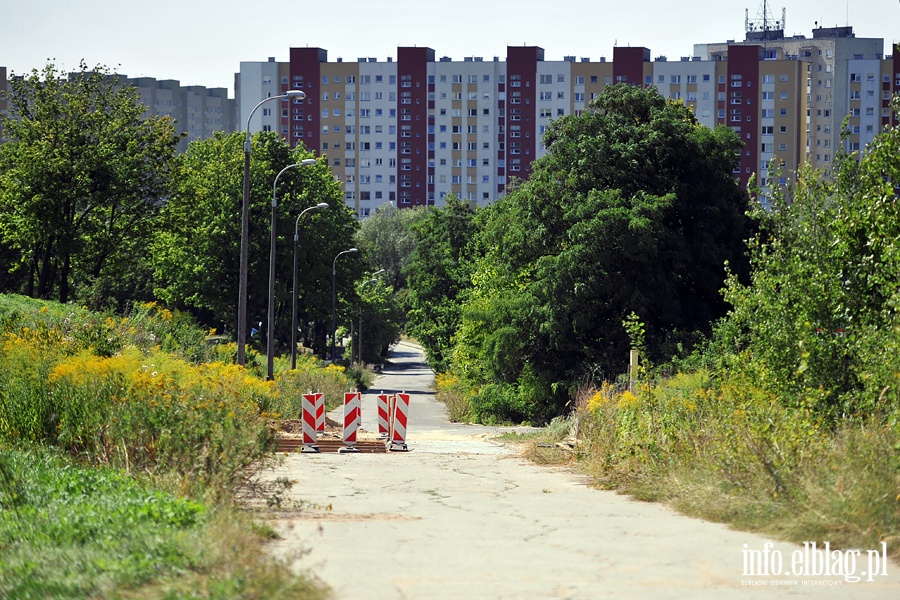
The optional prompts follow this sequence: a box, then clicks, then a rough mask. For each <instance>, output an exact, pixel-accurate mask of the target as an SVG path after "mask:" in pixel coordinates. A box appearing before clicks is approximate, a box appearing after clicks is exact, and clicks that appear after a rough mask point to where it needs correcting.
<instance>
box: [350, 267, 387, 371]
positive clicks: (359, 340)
mask: <svg viewBox="0 0 900 600" xmlns="http://www.w3.org/2000/svg"><path fill="white" fill-rule="evenodd" d="M382 273H384V269H378V270H377V271H375V272H374V273H372V279H368V280H366V281H363V282H362V284H361V285H360V286H359V331H357V333H356V345H357V346H359V349H358V350H357V351H356V354H357V356H359V364H360V365H365V363H364V362H363V354H362V323H363V318H362V291H363V288H365V287H366V286H367V285H368V284H370V283H375V282H376V281H378V278H377V277H375V275H381V274H382Z"/></svg>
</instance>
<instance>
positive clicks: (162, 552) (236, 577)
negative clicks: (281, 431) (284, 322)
mask: <svg viewBox="0 0 900 600" xmlns="http://www.w3.org/2000/svg"><path fill="white" fill-rule="evenodd" d="M207 334H208V332H204V331H202V330H200V329H199V328H198V327H197V326H196V325H194V324H193V323H192V322H191V320H190V319H189V318H188V317H187V316H186V315H184V314H182V313H178V312H171V311H169V310H167V309H164V308H161V307H160V306H158V305H155V304H139V305H136V306H135V308H134V309H133V310H132V311H131V313H130V314H129V315H128V316H124V317H117V316H112V315H102V314H97V313H93V312H90V311H87V310H84V309H77V308H74V307H72V306H71V305H62V304H58V303H54V302H48V301H40V300H33V299H30V298H25V297H22V296H13V295H5V296H0V379H2V381H0V595H2V596H3V597H5V598H38V597H40V598H78V597H96V596H102V597H110V596H115V597H126V598H127V597H142V598H153V597H172V598H174V597H179V598H180V597H190V598H318V597H323V596H324V595H325V591H324V589H323V588H321V587H320V586H319V585H318V584H315V583H313V582H311V581H310V580H308V579H305V578H302V577H295V576H293V575H291V574H290V573H289V572H288V570H287V567H286V566H283V565H279V564H277V563H275V562H274V561H272V560H270V559H266V558H265V553H264V552H262V551H261V547H262V544H263V542H264V541H265V536H264V535H262V534H261V533H260V532H261V531H263V530H264V529H261V528H260V527H257V526H255V525H254V523H253V515H252V513H246V512H244V511H243V510H242V509H241V507H240V505H239V504H238V503H237V502H236V494H237V493H239V492H240V491H241V490H243V489H245V488H246V486H247V485H248V484H250V483H251V482H252V481H253V480H254V475H255V473H256V472H258V470H259V469H261V468H264V467H265V466H266V465H267V464H269V463H271V461H272V460H274V453H273V449H274V446H273V443H274V438H273V436H274V430H273V428H272V426H271V424H270V421H271V420H272V419H276V418H279V417H296V415H297V414H298V413H299V401H298V399H299V397H300V395H301V394H302V393H303V392H305V391H306V390H307V389H308V388H313V389H321V390H322V391H324V392H325V393H326V394H329V395H330V396H333V397H334V398H337V397H339V394H340V393H342V392H343V391H344V390H346V389H349V388H350V387H351V386H352V382H351V381H350V380H349V379H348V378H347V376H346V375H345V373H344V370H343V368H342V367H337V366H331V365H329V366H322V365H321V364H320V363H318V361H317V360H316V359H315V358H311V357H304V358H303V359H302V360H301V363H300V365H299V368H298V369H297V371H294V372H290V373H287V370H288V369H287V367H288V366H289V363H288V362H287V361H286V360H279V362H278V370H277V376H276V379H275V381H272V382H267V381H265V380H264V378H263V377H262V372H263V370H264V367H263V365H262V364H260V363H262V362H264V361H259V360H258V357H256V356H253V357H252V358H253V359H254V360H253V363H252V364H251V365H250V366H249V368H246V369H245V368H243V367H239V366H237V365H234V364H233V362H232V356H233V354H234V352H235V347H234V344H231V343H215V342H208V341H207ZM226 540H227V543H225V542H226Z"/></svg>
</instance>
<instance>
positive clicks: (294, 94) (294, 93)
mask: <svg viewBox="0 0 900 600" xmlns="http://www.w3.org/2000/svg"><path fill="white" fill-rule="evenodd" d="M284 95H285V96H289V97H291V98H297V99H298V100H303V99H304V98H306V92H304V91H303V90H288V91H286V92H285V93H284Z"/></svg>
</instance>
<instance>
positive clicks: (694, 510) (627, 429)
mask: <svg viewBox="0 0 900 600" xmlns="http://www.w3.org/2000/svg"><path fill="white" fill-rule="evenodd" d="M579 398H580V400H579V402H578V407H577V409H576V410H575V412H574V413H573V414H572V415H571V416H569V417H568V419H566V424H567V425H566V426H564V425H562V424H556V425H554V426H551V427H548V428H547V429H546V431H545V432H543V433H542V434H541V435H540V436H539V437H537V438H531V439H525V440H522V451H523V454H524V455H525V456H526V457H528V458H530V459H531V460H533V461H535V462H538V463H544V464H546V463H552V464H570V465H571V466H572V467H573V468H575V469H577V470H579V471H581V472H583V473H585V474H588V475H590V476H591V477H592V478H593V481H594V483H595V485H596V486H597V487H600V488H604V489H612V490H616V491H618V492H621V493H625V494H629V495H631V496H633V497H635V498H637V499H641V500H646V501H654V502H664V503H667V504H669V505H670V506H672V507H674V508H675V509H677V510H679V511H680V512H683V513H685V514H687V515H690V516H694V517H699V518H703V519H707V520H711V521H717V522H722V523H726V524H728V525H731V526H733V527H735V528H737V529H741V530H746V531H754V532H760V533H764V534H767V535H771V536H773V537H775V538H779V539H783V540H786V541H791V542H796V543H802V542H805V541H816V542H817V543H819V544H821V543H823V542H825V541H829V542H830V543H831V545H832V547H835V548H838V547H839V548H863V549H878V548H880V547H881V542H885V543H886V544H887V549H888V554H889V556H891V557H892V558H893V559H894V560H900V426H898V424H897V423H892V422H890V421H889V420H888V419H879V418H869V419H864V420H854V419H845V420H843V421H840V422H838V423H830V422H825V421H823V420H819V419H816V418H815V417H814V416H813V415H814V414H815V412H814V411H810V410H806V409H803V408H799V409H791V408H785V407H784V406H782V405H781V404H780V403H778V402H777V401H776V399H775V398H773V397H772V396H770V395H769V394H767V393H765V392H763V391H762V390H760V389H757V388H754V387H753V386H752V385H750V384H748V383H747V382H744V381H728V380H725V381H714V380H713V379H712V378H711V377H710V376H709V374H708V373H705V372H702V371H701V372H697V373H693V374H690V375H687V374H683V375H678V376H675V377H673V378H669V379H665V380H660V381H657V382H655V383H653V384H644V385H641V386H639V387H638V388H637V389H636V390H635V391H634V392H630V391H626V390H621V389H615V388H613V387H612V386H610V385H603V386H601V387H600V388H599V389H587V390H583V391H582V392H581V393H580V394H579ZM563 432H567V433H565V435H566V436H569V437H570V438H571V437H574V438H577V439H578V444H577V445H576V447H575V449H574V451H572V452H567V451H566V450H565V449H561V448H560V446H559V445H558V444H557V442H559V441H561V440H562V439H563V437H564V434H563Z"/></svg>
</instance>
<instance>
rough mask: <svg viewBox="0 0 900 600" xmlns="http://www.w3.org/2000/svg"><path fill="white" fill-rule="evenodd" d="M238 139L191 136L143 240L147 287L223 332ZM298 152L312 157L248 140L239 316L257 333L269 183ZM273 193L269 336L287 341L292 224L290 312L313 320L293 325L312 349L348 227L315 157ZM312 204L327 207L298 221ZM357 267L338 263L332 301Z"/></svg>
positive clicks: (232, 266) (235, 216)
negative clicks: (150, 273)
mask: <svg viewBox="0 0 900 600" xmlns="http://www.w3.org/2000/svg"><path fill="white" fill-rule="evenodd" d="M243 143H244V134H242V133H240V132H236V133H232V134H216V135H214V136H213V137H211V138H209V139H206V140H200V141H195V142H193V143H191V145H190V147H189V148H188V150H187V152H185V153H184V154H183V155H182V156H181V157H179V164H180V167H181V168H180V173H179V177H178V178H177V180H176V183H175V186H174V191H173V194H172V197H171V198H170V199H169V201H168V203H167V204H166V206H165V208H164V209H163V213H162V219H163V225H162V228H161V230H160V232H159V234H158V235H157V236H156V237H155V239H154V244H153V264H154V274H155V281H156V288H155V293H156V294H157V295H158V297H159V298H160V299H162V300H163V301H165V302H166V303H167V304H168V305H170V306H176V307H180V308H186V309H190V310H191V311H193V312H195V313H196V314H197V316H198V317H199V318H200V320H201V321H202V322H203V323H204V324H206V325H208V326H210V327H217V328H223V327H224V328H226V329H227V328H230V327H231V326H232V324H233V323H236V322H237V317H236V315H237V298H238V277H239V258H240V240H241V206H242V204H243V192H242V189H243V187H242V180H243V156H244V154H243ZM308 158H313V156H312V154H311V153H310V152H308V151H307V150H305V149H303V148H302V147H298V148H295V149H293V150H292V149H290V148H289V147H288V145H287V143H286V142H285V141H284V140H283V139H282V138H281V137H279V136H278V135H277V134H275V133H265V132H264V133H258V134H255V135H254V136H253V138H252V151H251V168H250V179H251V184H250V185H251V203H250V223H251V229H250V240H249V249H250V250H249V257H250V260H249V270H248V300H247V315H248V327H253V328H256V329H258V330H260V331H265V330H266V326H265V325H264V324H265V323H266V321H267V313H268V280H269V248H270V239H271V231H270V228H269V226H268V224H269V223H270V221H271V210H272V194H273V187H272V186H273V184H274V180H275V177H276V175H277V174H278V173H279V172H280V171H281V170H282V169H284V168H285V167H287V166H288V165H291V164H297V163H299V162H301V161H302V160H305V159H308ZM275 193H276V201H277V204H278V208H277V225H276V234H277V239H276V265H275V269H276V278H275V279H276V290H275V296H276V298H275V299H276V307H275V311H276V322H275V335H276V340H277V341H279V342H281V343H282V344H286V342H287V341H288V340H290V323H291V308H292V302H291V290H292V287H293V257H294V252H293V250H294V241H293V240H294V229H295V227H296V229H297V232H298V244H297V248H298V250H297V263H298V284H297V287H298V294H299V300H298V312H299V318H300V320H301V323H303V324H305V323H308V322H314V323H316V324H317V325H318V326H317V327H316V328H314V330H315V334H313V333H312V330H310V329H309V328H308V327H306V326H305V325H304V326H302V330H303V335H304V336H305V337H310V336H313V335H315V336H316V347H317V349H318V350H319V351H320V353H322V352H324V347H325V343H324V342H325V337H324V336H325V332H326V331H327V324H328V323H330V320H331V283H332V281H331V279H332V278H331V275H332V273H331V266H332V259H333V258H334V256H335V255H336V254H337V253H338V252H340V251H342V250H345V249H347V248H350V247H351V246H352V245H353V239H354V235H355V232H356V230H357V227H358V224H357V221H356V219H355V217H354V214H353V212H352V211H351V210H350V209H349V208H347V206H346V205H345V204H344V201H343V194H342V192H341V189H340V183H339V182H337V181H335V179H334V177H333V176H332V174H331V171H330V169H329V168H328V165H327V164H326V163H325V161H324V160H319V161H318V162H317V163H316V164H315V165H314V166H305V167H297V168H293V169H290V170H288V171H285V172H284V173H283V174H282V176H281V177H280V178H279V180H278V190H275ZM320 202H325V203H327V204H328V205H329V208H328V209H326V210H316V211H312V212H310V213H307V214H306V216H304V218H303V220H302V221H298V218H299V215H300V213H301V212H302V211H303V210H304V209H306V208H308V207H310V206H314V205H315V204H317V203H320ZM263 224H266V225H265V226H264V225H263ZM361 273H362V265H361V264H360V261H358V260H346V261H343V262H342V263H341V268H340V269H338V272H337V275H338V277H337V283H338V286H337V287H338V295H339V296H340V298H342V299H343V298H349V297H352V282H353V281H354V280H355V279H357V278H358V277H359V276H360V274H361ZM342 312H343V311H342ZM248 334H249V332H248ZM247 339H248V340H249V339H251V336H249V335H248V337H247ZM260 342H263V340H262V339H260ZM307 345H311V344H307Z"/></svg>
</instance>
